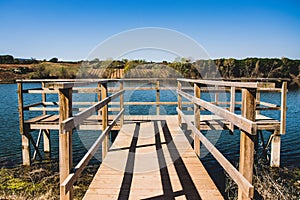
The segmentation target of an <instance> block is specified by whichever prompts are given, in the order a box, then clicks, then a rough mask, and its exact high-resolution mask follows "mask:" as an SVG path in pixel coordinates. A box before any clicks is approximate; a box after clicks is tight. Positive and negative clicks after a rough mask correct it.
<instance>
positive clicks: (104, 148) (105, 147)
mask: <svg viewBox="0 0 300 200" xmlns="http://www.w3.org/2000/svg"><path fill="white" fill-rule="evenodd" d="M106 97H107V83H101V98H102V100H103V99H105V98H106ZM101 110H102V131H104V130H105V129H106V127H107V125H108V108H107V105H105V106H103V107H102V109H101ZM108 145H109V135H106V136H105V138H104V140H103V143H102V160H104V158H105V156H106V154H107V151H108Z"/></svg>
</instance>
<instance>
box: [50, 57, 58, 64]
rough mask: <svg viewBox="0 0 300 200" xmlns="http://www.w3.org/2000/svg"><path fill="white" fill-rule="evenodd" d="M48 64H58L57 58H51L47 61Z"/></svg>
mask: <svg viewBox="0 0 300 200" xmlns="http://www.w3.org/2000/svg"><path fill="white" fill-rule="evenodd" d="M49 62H52V63H57V62H58V58H51V59H50V60H49Z"/></svg>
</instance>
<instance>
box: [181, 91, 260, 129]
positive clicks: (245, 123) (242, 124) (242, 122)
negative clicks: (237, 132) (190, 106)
mask: <svg viewBox="0 0 300 200" xmlns="http://www.w3.org/2000/svg"><path fill="white" fill-rule="evenodd" d="M177 93H178V94H179V95H181V96H182V97H184V98H186V99H188V100H190V101H191V102H193V103H195V104H197V105H198V106H201V107H203V108H205V109H206V110H208V111H210V112H212V113H214V114H216V115H218V116H220V117H222V118H224V119H225V120H227V121H229V122H231V123H232V124H234V125H235V126H237V127H239V128H240V129H243V130H244V131H246V132H248V133H249V134H253V135H255V134H256V132H257V124H256V123H255V122H253V121H251V120H248V119H246V118H243V117H241V116H240V115H237V114H235V113H232V112H230V111H228V110H226V109H224V108H221V107H218V106H216V105H213V104H212V103H210V102H207V101H204V100H202V99H199V98H195V97H194V96H192V95H190V94H188V93H186V92H183V91H181V90H177Z"/></svg>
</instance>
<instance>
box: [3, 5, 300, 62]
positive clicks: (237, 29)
mask: <svg viewBox="0 0 300 200" xmlns="http://www.w3.org/2000/svg"><path fill="white" fill-rule="evenodd" d="M0 26H1V29H0V55H1V54H11V55H13V56H15V57H23V58H30V57H34V58H37V59H47V60H48V59H50V58H52V57H58V58H59V59H60V60H81V59H85V58H86V57H87V56H88V54H89V53H90V51H91V50H92V49H94V48H95V47H96V46H97V45H98V44H99V43H101V42H102V41H104V40H105V39H107V38H109V37H110V36H112V35H114V34H118V33H119V32H122V31H126V30H129V29H134V28H142V27H162V28H168V29H173V30H176V31H179V32H181V33H183V34H186V35H188V36H189V37H191V38H193V39H194V40H196V41H197V42H198V43H199V44H200V45H202V46H203V47H204V48H205V49H206V51H207V52H208V54H209V55H210V57H211V58H229V57H233V58H246V57H279V58H281V57H283V56H285V57H289V58H294V59H300V1H299V0H294V1H292V0H282V1H277V0H260V1H259V0H244V1H243V0H241V1H236V0H224V1H221V0H205V1H204V0H203V1H202V0H198V1H196V0H195V1H192V0H182V1H175V0H173V1H172V0H139V1H128V0H127V1H116V0H111V1H109V0H103V1H89V0H86V1H79V0H70V1H66V0H51V1H50V0H49V1H43V0H38V1H34V0H20V1H17V0H0Z"/></svg>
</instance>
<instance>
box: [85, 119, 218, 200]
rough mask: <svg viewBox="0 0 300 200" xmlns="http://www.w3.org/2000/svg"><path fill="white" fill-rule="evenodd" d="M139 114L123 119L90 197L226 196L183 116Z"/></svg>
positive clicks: (91, 186) (88, 197)
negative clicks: (187, 133) (185, 129)
mask: <svg viewBox="0 0 300 200" xmlns="http://www.w3.org/2000/svg"><path fill="white" fill-rule="evenodd" d="M133 118H135V117H133ZM138 119H139V120H138V121H133V122H131V123H125V124H124V125H123V128H122V129H121V131H120V133H119V134H118V136H117V138H116V140H115V142H114V143H113V145H112V146H111V148H110V149H109V151H108V153H107V156H106V158H105V159H104V161H103V163H102V164H101V166H100V168H99V170H98V172H97V173H96V175H95V177H94V179H93V181H92V183H91V184H90V186H89V189H88V191H87V193H86V195H85V197H84V199H118V198H119V199H147V198H154V199H155V198H158V199H170V198H174V199H175V198H176V199H177V198H180V199H181V198H182V199H223V197H222V195H221V194H220V192H219V191H218V189H217V188H216V186H215V184H214V183H213V181H212V180H211V178H210V176H209V175H208V173H207V171H206V170H205V169H204V167H203V165H202V163H201V162H200V161H199V159H198V157H197V155H196V154H195V153H194V151H193V149H192V147H191V146H190V144H189V142H188V140H187V138H186V136H185V135H184V133H183V132H182V130H181V129H180V127H178V125H177V116H143V117H141V116H138ZM148 120H151V121H148Z"/></svg>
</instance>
